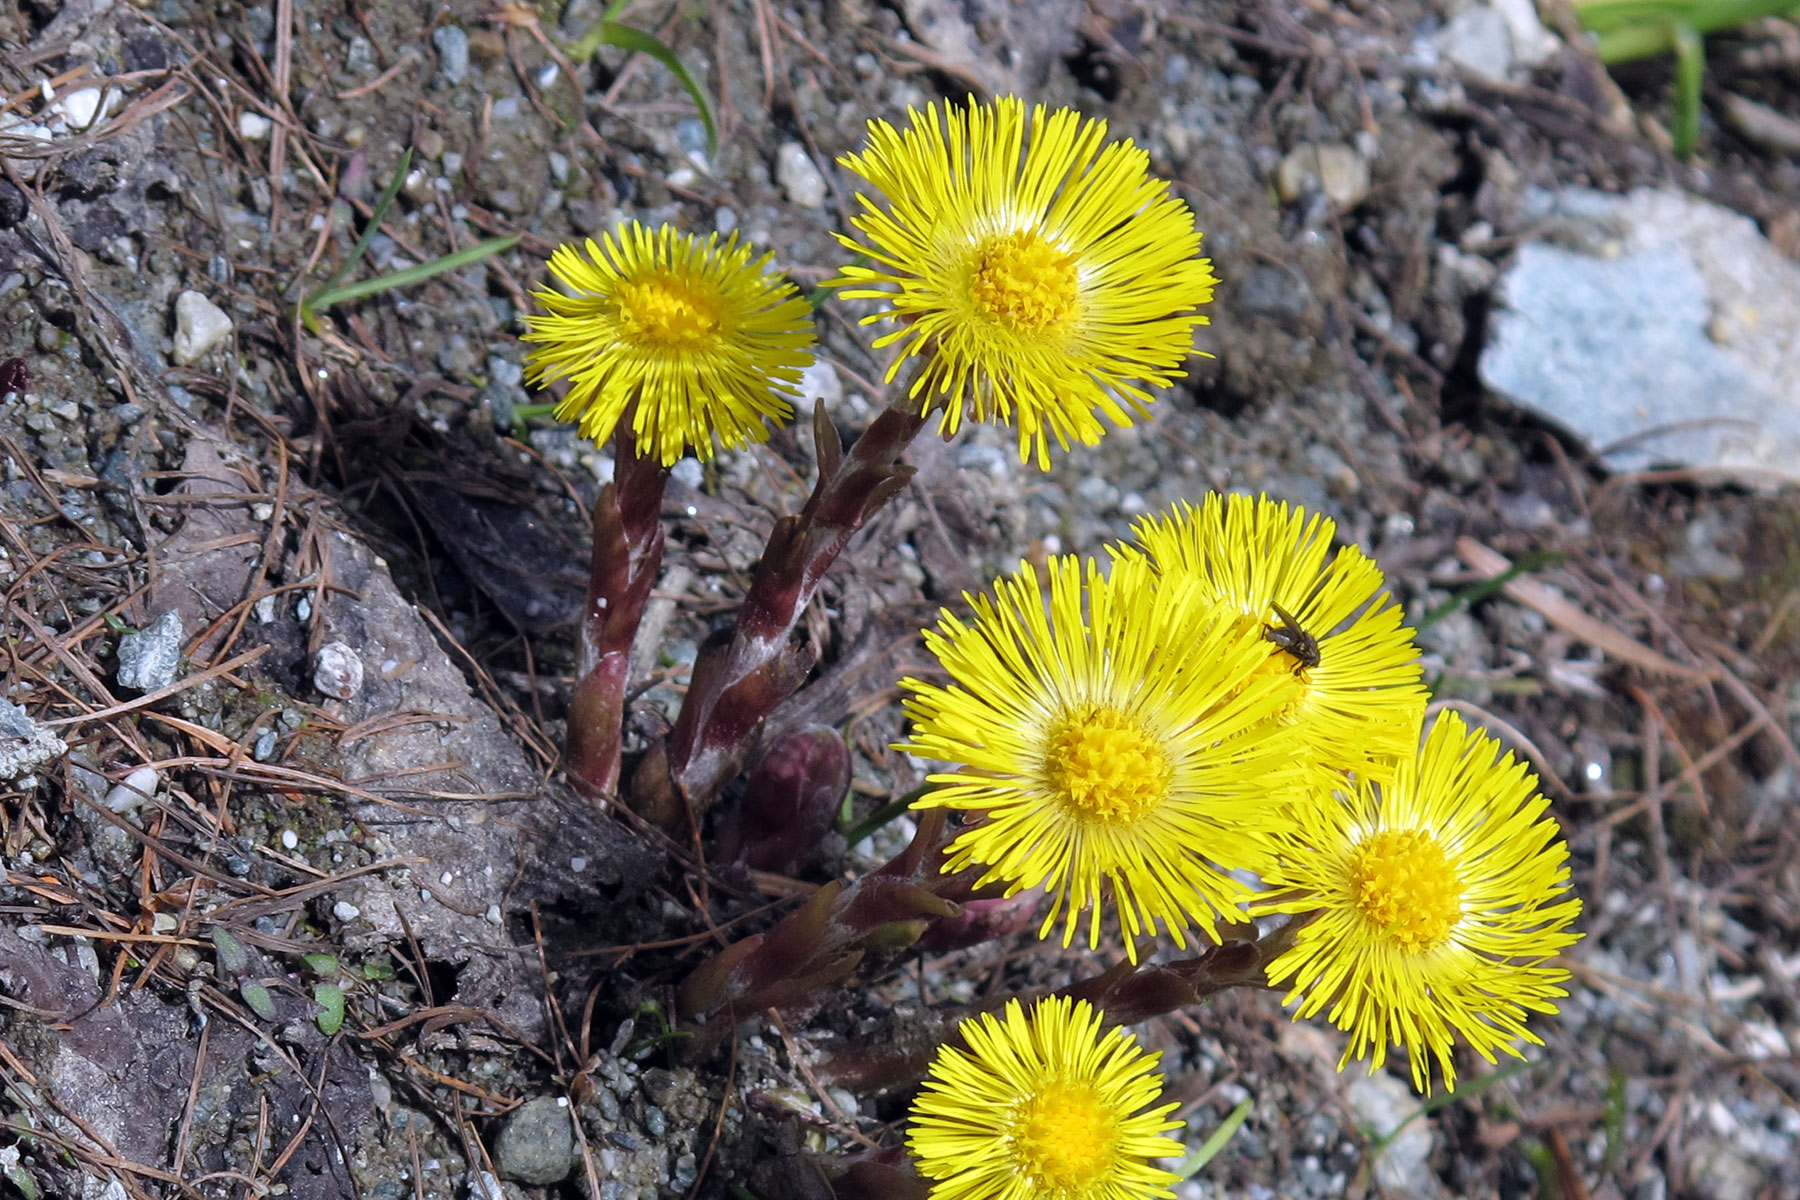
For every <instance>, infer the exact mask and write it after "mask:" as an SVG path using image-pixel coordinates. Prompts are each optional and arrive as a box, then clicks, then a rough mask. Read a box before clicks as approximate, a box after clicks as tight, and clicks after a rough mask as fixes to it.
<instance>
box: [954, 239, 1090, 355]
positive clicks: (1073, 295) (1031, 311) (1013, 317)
mask: <svg viewBox="0 0 1800 1200" xmlns="http://www.w3.org/2000/svg"><path fill="white" fill-rule="evenodd" d="M969 292H970V295H971V296H973V297H974V300H975V307H976V308H977V309H979V310H980V312H981V314H982V315H983V316H985V317H987V318H988V319H989V320H990V321H992V322H994V323H995V324H996V325H1003V326H1005V327H1006V328H1008V329H1011V330H1012V331H1014V332H1015V333H1038V332H1041V331H1043V330H1045V329H1048V328H1050V327H1052V326H1055V325H1061V324H1062V323H1063V322H1065V321H1067V320H1068V319H1069V318H1070V317H1071V316H1073V315H1074V314H1075V310H1076V308H1077V307H1078V306H1079V305H1080V303H1081V288H1080V286H1079V280H1078V278H1077V276H1076V273H1075V256H1074V255H1072V254H1065V253H1063V252H1062V251H1061V250H1058V249H1057V248H1056V247H1055V246H1053V245H1051V244H1050V243H1049V242H1047V241H1045V240H1044V239H1043V238H1042V237H1040V236H1038V235H1037V234H1036V233H1033V232H1032V231H1031V230H1029V229H1022V230H1020V231H1019V232H1017V233H1003V234H1001V235H999V236H998V237H992V238H989V239H988V240H987V241H986V242H984V243H982V246H981V252H980V254H979V255H978V256H977V257H976V259H975V275H974V278H973V279H971V280H970V281H969Z"/></svg>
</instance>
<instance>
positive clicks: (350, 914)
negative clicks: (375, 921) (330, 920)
mask: <svg viewBox="0 0 1800 1200" xmlns="http://www.w3.org/2000/svg"><path fill="white" fill-rule="evenodd" d="M331 915H332V916H334V917H336V918H337V919H338V920H340V921H354V920H356V918H358V917H360V916H362V909H360V908H358V907H356V905H354V904H352V903H350V902H349V901H348V900H339V901H338V902H337V903H336V904H334V905H332V906H331Z"/></svg>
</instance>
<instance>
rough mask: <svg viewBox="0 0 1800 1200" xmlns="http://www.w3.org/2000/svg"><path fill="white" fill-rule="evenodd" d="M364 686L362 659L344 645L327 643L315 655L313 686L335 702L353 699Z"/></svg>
mask: <svg viewBox="0 0 1800 1200" xmlns="http://www.w3.org/2000/svg"><path fill="white" fill-rule="evenodd" d="M362 685H363V665H362V659H361V658H360V657H359V656H358V655H357V653H356V651H354V650H352V649H351V648H350V647H348V646H346V645H344V643H342V642H326V643H325V644H324V645H323V646H320V647H319V650H318V653H316V654H314V655H313V686H314V687H316V688H318V689H319V691H321V692H323V693H324V694H325V695H327V696H330V697H331V698H332V699H333V700H350V699H353V698H354V697H355V696H356V694H357V693H358V692H360V691H362Z"/></svg>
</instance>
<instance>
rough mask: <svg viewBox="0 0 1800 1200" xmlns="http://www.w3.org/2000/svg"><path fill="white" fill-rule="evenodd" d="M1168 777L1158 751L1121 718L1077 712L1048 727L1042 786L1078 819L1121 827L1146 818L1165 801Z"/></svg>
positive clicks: (1148, 738)
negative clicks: (1046, 786) (1120, 825)
mask: <svg viewBox="0 0 1800 1200" xmlns="http://www.w3.org/2000/svg"><path fill="white" fill-rule="evenodd" d="M1171 774H1172V771H1171V769H1170V766H1169V758H1168V755H1167V754H1165V753H1164V752H1163V748H1162V745H1161V744H1160V743H1159V742H1158V741H1157V739H1155V738H1153V737H1151V736H1150V734H1149V732H1148V731H1147V730H1145V729H1144V727H1143V725H1141V724H1140V723H1139V722H1138V721H1137V720H1136V719H1134V718H1132V717H1128V716H1126V715H1125V714H1123V713H1120V712H1115V711H1114V710H1112V709H1109V708H1098V707H1096V708H1089V709H1084V710H1078V711H1075V712H1071V713H1068V714H1065V715H1064V716H1063V717H1062V718H1061V719H1060V720H1058V721H1057V722H1056V723H1055V724H1054V725H1052V726H1051V727H1050V737H1049V739H1048V744H1047V745H1046V746H1045V748H1044V782H1045V783H1046V784H1047V785H1048V786H1049V789H1050V792H1051V794H1052V795H1054V796H1056V798H1057V799H1058V800H1060V801H1061V802H1062V804H1063V807H1064V808H1066V809H1067V810H1068V811H1069V812H1071V813H1073V814H1075V815H1076V816H1078V817H1083V818H1088V819H1092V820H1097V821H1105V822H1108V823H1116V824H1123V823H1125V822H1130V821H1136V820H1138V819H1139V818H1141V817H1144V816H1147V815H1149V814H1150V813H1151V812H1153V811H1154V810H1155V809H1156V807H1157V806H1158V805H1160V804H1161V803H1162V801H1163V798H1164V797H1165V796H1167V795H1168V791H1169V779H1170V776H1171Z"/></svg>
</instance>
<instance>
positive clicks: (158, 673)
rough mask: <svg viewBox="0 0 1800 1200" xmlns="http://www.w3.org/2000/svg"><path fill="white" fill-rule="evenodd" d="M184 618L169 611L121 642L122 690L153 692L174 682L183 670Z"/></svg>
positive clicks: (120, 682)
mask: <svg viewBox="0 0 1800 1200" xmlns="http://www.w3.org/2000/svg"><path fill="white" fill-rule="evenodd" d="M181 636H182V631H181V614H180V613H178V612H176V611H175V610H174V609H170V610H169V611H168V612H166V613H164V614H163V615H162V616H160V617H158V618H156V620H155V621H154V622H152V623H151V624H149V625H147V626H145V627H144V628H143V629H140V630H138V631H137V632H136V633H128V634H126V635H125V636H124V637H122V638H120V639H119V670H118V674H117V675H116V676H115V678H116V679H117V680H118V682H119V686H120V687H127V688H133V689H135V690H137V691H140V692H154V691H155V690H156V689H157V688H165V687H168V686H169V685H170V684H171V683H174V682H175V672H176V670H177V669H178V668H179V667H180V666H181Z"/></svg>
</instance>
